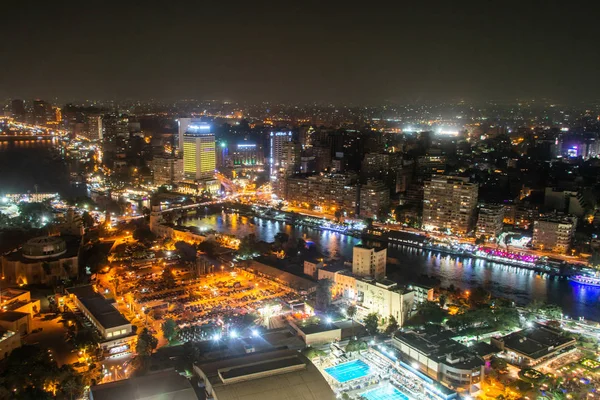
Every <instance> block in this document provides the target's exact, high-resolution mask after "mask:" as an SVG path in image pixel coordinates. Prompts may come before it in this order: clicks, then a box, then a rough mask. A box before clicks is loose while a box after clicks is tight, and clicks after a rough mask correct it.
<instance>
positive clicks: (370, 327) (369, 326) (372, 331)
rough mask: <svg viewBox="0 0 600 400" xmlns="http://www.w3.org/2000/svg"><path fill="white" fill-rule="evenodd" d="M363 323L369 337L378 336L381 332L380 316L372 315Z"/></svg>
mask: <svg viewBox="0 0 600 400" xmlns="http://www.w3.org/2000/svg"><path fill="white" fill-rule="evenodd" d="M363 322H364V325H365V329H366V330H367V332H369V335H376V334H377V332H379V330H378V328H379V314H377V313H374V312H373V313H370V314H368V315H367V316H366V317H365V319H364V321H363Z"/></svg>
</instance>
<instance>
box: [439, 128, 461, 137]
mask: <svg viewBox="0 0 600 400" xmlns="http://www.w3.org/2000/svg"><path fill="white" fill-rule="evenodd" d="M437 134H438V135H444V136H458V131H451V130H446V129H440V130H438V131H437Z"/></svg>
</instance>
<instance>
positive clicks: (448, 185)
mask: <svg viewBox="0 0 600 400" xmlns="http://www.w3.org/2000/svg"><path fill="white" fill-rule="evenodd" d="M477 195H478V187H477V185H476V184H473V183H469V179H468V178H460V177H453V176H433V177H432V178H431V180H428V181H426V182H425V185H424V191H423V229H425V230H430V231H431V230H442V231H447V232H452V233H456V234H461V235H465V234H467V233H469V232H471V231H472V230H473V228H474V227H475V211H476V207H477Z"/></svg>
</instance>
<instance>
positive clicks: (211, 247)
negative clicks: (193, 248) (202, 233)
mask: <svg viewBox="0 0 600 400" xmlns="http://www.w3.org/2000/svg"><path fill="white" fill-rule="evenodd" d="M198 250H200V251H201V252H203V253H205V254H206V255H208V256H210V257H214V256H215V255H216V254H217V245H216V243H215V242H213V241H212V240H205V241H203V242H202V243H200V244H199V245H198Z"/></svg>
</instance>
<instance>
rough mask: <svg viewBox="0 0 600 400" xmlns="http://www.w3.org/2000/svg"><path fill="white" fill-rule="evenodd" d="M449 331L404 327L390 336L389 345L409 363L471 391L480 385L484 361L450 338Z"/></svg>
mask: <svg viewBox="0 0 600 400" xmlns="http://www.w3.org/2000/svg"><path fill="white" fill-rule="evenodd" d="M454 336H455V334H454V332H452V331H444V330H442V331H440V330H439V329H437V330H436V331H435V332H432V331H427V330H424V331H404V332H400V331H398V332H396V333H395V334H394V335H393V336H392V345H393V346H394V347H395V348H396V349H398V350H399V351H400V353H401V354H402V356H403V358H404V359H406V360H410V361H411V366H413V367H414V368H418V369H419V370H420V372H422V373H425V374H426V375H428V376H429V377H431V378H433V379H435V380H437V381H439V382H441V383H443V384H444V385H446V386H448V387H451V388H454V389H462V390H464V391H465V392H467V393H470V394H473V393H476V392H478V391H479V390H480V389H481V382H482V381H483V378H484V371H485V369H484V367H485V361H484V360H483V358H481V357H479V356H477V355H475V354H474V353H471V352H469V350H468V348H467V347H466V346H464V345H462V344H460V343H458V342H456V341H454V340H453V339H452V338H453V337H454Z"/></svg>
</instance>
